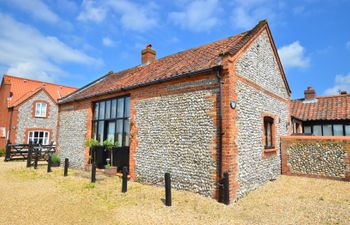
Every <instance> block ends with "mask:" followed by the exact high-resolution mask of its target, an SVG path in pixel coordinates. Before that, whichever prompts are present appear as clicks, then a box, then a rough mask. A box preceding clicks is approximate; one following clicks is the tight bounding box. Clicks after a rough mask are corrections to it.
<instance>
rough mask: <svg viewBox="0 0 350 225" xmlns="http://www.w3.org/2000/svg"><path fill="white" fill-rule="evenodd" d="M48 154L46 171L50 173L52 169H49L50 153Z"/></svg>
mask: <svg viewBox="0 0 350 225" xmlns="http://www.w3.org/2000/svg"><path fill="white" fill-rule="evenodd" d="M48 155H49V158H48V159H47V172H48V173H51V172H52V170H51V155H50V154H48Z"/></svg>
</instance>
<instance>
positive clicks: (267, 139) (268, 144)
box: [264, 116, 274, 149]
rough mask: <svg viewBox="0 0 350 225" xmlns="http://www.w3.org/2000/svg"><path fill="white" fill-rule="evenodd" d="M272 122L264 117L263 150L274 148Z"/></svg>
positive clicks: (271, 119)
mask: <svg viewBox="0 0 350 225" xmlns="http://www.w3.org/2000/svg"><path fill="white" fill-rule="evenodd" d="M273 126H274V120H273V118H271V117H269V116H265V117H264V147H265V149H269V148H274V143H273V141H274V138H273V135H274V134H273V133H274V131H273Z"/></svg>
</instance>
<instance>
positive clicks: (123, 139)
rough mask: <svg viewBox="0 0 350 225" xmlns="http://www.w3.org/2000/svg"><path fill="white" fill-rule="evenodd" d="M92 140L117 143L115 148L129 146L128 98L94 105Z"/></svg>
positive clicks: (109, 100)
mask: <svg viewBox="0 0 350 225" xmlns="http://www.w3.org/2000/svg"><path fill="white" fill-rule="evenodd" d="M93 118H94V119H93V138H95V139H97V140H98V141H99V142H100V143H102V142H103V141H105V140H107V139H108V140H112V141H113V142H117V144H118V145H117V147H128V146H129V142H130V140H129V135H130V97H129V96H124V97H119V98H114V99H108V100H104V101H99V102H95V103H94V117H93Z"/></svg>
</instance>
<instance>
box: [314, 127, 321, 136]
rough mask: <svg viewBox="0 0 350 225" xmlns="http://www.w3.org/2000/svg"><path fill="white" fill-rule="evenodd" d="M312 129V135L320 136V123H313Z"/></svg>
mask: <svg viewBox="0 0 350 225" xmlns="http://www.w3.org/2000/svg"><path fill="white" fill-rule="evenodd" d="M312 129H313V135H315V136H322V126H321V125H314V126H313V127H312Z"/></svg>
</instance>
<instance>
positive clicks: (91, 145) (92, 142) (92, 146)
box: [84, 138, 100, 171]
mask: <svg viewBox="0 0 350 225" xmlns="http://www.w3.org/2000/svg"><path fill="white" fill-rule="evenodd" d="M84 144H85V147H88V148H90V151H91V153H90V156H89V162H88V165H86V170H87V171H90V167H91V164H92V159H94V160H96V155H94V157H93V154H94V152H95V148H96V147H97V146H100V143H99V141H98V140H96V139H94V138H90V139H87V140H85V143H84Z"/></svg>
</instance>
